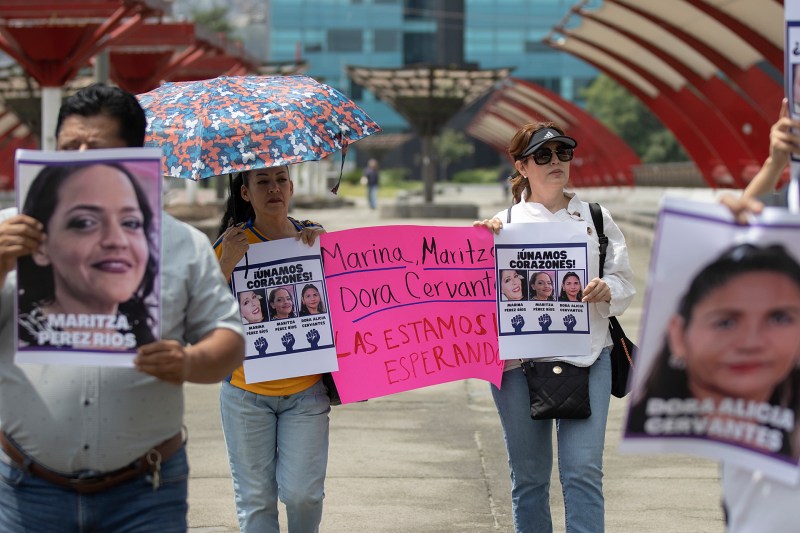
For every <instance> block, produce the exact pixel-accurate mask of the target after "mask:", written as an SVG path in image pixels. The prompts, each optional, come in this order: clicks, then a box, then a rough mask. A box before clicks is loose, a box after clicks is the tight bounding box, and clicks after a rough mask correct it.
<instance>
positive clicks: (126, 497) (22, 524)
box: [0, 448, 189, 533]
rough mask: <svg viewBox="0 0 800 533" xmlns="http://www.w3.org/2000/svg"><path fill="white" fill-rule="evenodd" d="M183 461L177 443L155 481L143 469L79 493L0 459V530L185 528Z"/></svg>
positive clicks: (71, 532)
mask: <svg viewBox="0 0 800 533" xmlns="http://www.w3.org/2000/svg"><path fill="white" fill-rule="evenodd" d="M188 479H189V464H188V463H187V461H186V451H185V449H183V448H181V450H180V451H178V452H177V453H176V454H175V455H173V456H172V457H170V458H169V459H168V460H167V461H165V462H164V464H162V465H161V485H160V487H159V488H158V490H155V491H154V490H153V485H152V478H151V477H150V476H149V475H145V476H140V477H138V478H135V479H132V480H130V481H126V482H125V483H122V484H120V485H117V486H115V487H111V488H110V489H107V490H104V491H102V492H97V493H94V494H79V493H77V492H75V491H74V490H72V489H68V488H65V487H60V486H58V485H53V484H52V483H50V482H49V481H45V480H43V479H41V478H38V477H36V476H33V475H30V474H26V473H25V472H23V471H22V470H21V469H19V468H18V467H17V466H16V464H14V463H11V464H7V463H5V462H2V461H0V531H3V532H4V533H23V532H29V531H47V532H48V533H61V532H64V533H76V532H84V531H91V532H94V533H98V532H103V531H108V532H113V533H117V532H119V533H123V532H131V533H133V532H148V531H159V532H170V533H178V532H181V533H182V532H185V531H186V527H187V526H186V512H187V510H188V506H187V503H186V492H187V483H188Z"/></svg>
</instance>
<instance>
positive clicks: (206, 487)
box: [186, 187, 724, 533]
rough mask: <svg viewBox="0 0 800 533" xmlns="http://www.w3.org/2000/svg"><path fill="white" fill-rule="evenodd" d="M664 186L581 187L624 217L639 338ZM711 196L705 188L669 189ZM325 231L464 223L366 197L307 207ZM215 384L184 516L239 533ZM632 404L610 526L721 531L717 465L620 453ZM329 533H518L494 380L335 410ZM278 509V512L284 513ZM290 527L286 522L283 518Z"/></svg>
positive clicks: (617, 459) (614, 462) (477, 192)
mask: <svg viewBox="0 0 800 533" xmlns="http://www.w3.org/2000/svg"><path fill="white" fill-rule="evenodd" d="M662 193H663V191H656V190H650V189H637V190H630V189H617V190H613V189H607V190H599V189H598V190H587V191H582V192H581V197H582V198H583V199H585V200H592V201H600V202H601V203H603V204H604V205H606V206H608V207H609V208H610V209H611V210H612V214H617V213H618V217H616V218H618V219H619V220H620V221H621V220H623V219H625V220H633V221H635V224H634V225H628V224H625V223H621V224H620V225H621V226H622V230H623V232H624V233H625V234H626V236H627V238H628V241H629V243H628V244H629V250H630V255H631V262H632V265H633V267H634V269H635V274H636V279H635V284H636V286H637V289H638V291H639V294H638V295H637V297H636V299H635V301H634V303H633V305H632V307H631V308H630V309H629V310H628V312H626V314H625V315H624V316H623V317H622V320H621V321H622V323H623V326H625V328H626V331H627V333H628V334H629V336H631V337H633V338H636V333H637V328H638V325H639V320H640V317H641V308H642V301H643V296H644V294H643V293H644V280H645V277H646V275H647V269H648V263H649V256H650V237H651V235H652V230H651V229H649V228H647V227H646V224H644V225H643V224H642V223H641V220H642V214H644V216H645V217H647V216H651V215H652V213H653V212H654V211H655V206H656V205H657V201H658V198H660V196H661V195H662ZM672 193H673V194H681V195H684V196H686V195H690V196H698V195H699V196H704V195H706V196H707V195H709V194H710V193H709V192H707V191H691V190H690V191H678V192H677V193H676V192H675V191H672ZM446 197H447V198H448V201H453V202H456V201H465V202H471V203H473V202H474V203H476V204H478V205H479V206H480V215H481V217H489V216H492V215H493V214H494V213H496V212H497V211H499V210H501V209H503V208H505V207H506V202H505V201H504V200H503V199H502V198H501V194H500V188H499V187H490V188H488V187H483V188H482V187H462V188H461V189H459V190H456V189H454V188H453V189H450V188H448V189H447V190H446ZM298 214H299V215H301V216H303V217H304V218H312V219H314V220H317V221H319V222H321V223H323V224H324V225H325V226H326V228H327V229H328V230H329V231H334V230H340V229H347V228H353V227H359V226H367V225H369V226H374V225H390V224H421V225H467V224H469V223H470V222H471V221H469V220H457V219H428V220H413V219H402V220H400V219H396V220H392V219H382V218H380V217H379V216H378V215H377V214H376V213H375V212H372V211H370V210H369V209H367V208H366V205H365V202H364V201H363V200H359V202H358V204H357V205H356V206H355V207H353V208H343V209H321V210H314V211H311V210H303V211H298ZM218 391H219V388H218V386H204V385H188V386H187V387H186V425H187V427H188V429H189V457H190V464H191V468H192V471H191V478H190V483H189V504H190V510H189V524H190V529H191V531H194V532H229V531H238V527H237V523H236V517H235V508H234V503H233V490H232V486H231V481H230V472H229V469H228V464H227V456H226V452H225V444H224V441H223V437H222V432H221V426H220V421H219V407H218ZM625 403H626V401H625V400H619V399H616V398H612V402H611V412H610V415H609V421H608V431H607V433H606V452H605V460H604V462H605V466H604V472H605V483H604V492H605V497H606V530H607V531H617V532H633V531H635V532H638V533H647V532H654V533H655V532H659V533H664V532H666V533H669V532H685V531H698V532H711V533H714V532H721V531H723V529H724V528H723V523H722V513H721V511H720V507H719V482H718V470H717V466H716V464H715V463H713V462H710V461H707V460H703V459H698V458H693V457H686V456H678V455H666V456H653V455H620V454H618V453H617V451H616V450H617V444H618V441H619V438H620V432H621V424H622V418H623V413H624V407H625ZM557 472H558V470H557V467H556V466H555V465H554V469H553V481H552V485H551V508H552V513H553V523H554V529H555V531H564V514H563V500H562V496H561V490H560V486H559V484H558V475H557ZM325 488H326V491H325V492H326V498H325V511H324V515H323V521H322V528H321V530H322V531H323V532H325V533H345V532H346V533H350V532H355V531H360V532H370V533H373V532H374V533H383V532H385V533H389V532H408V531H415V532H426V533H427V532H430V533H434V532H442V533H445V532H446V533H450V532H513V529H514V528H513V520H512V517H511V499H510V481H509V472H508V466H507V461H506V452H505V446H504V443H503V435H502V430H501V428H500V424H499V420H498V417H497V414H496V411H495V408H494V404H493V402H492V398H491V394H490V392H489V385H488V384H487V383H485V382H483V381H479V380H466V381H459V382H454V383H448V384H444V385H439V386H436V387H430V388H426V389H420V390H416V391H410V392H405V393H402V394H398V395H394V396H389V397H385V398H378V399H373V400H370V401H368V402H365V403H358V404H352V405H345V406H337V407H334V408H333V409H332V413H331V436H330V454H329V464H328V476H327V481H326V486H325ZM281 512H283V510H282V511H281ZM284 528H285V521H284Z"/></svg>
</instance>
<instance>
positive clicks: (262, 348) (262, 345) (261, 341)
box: [255, 337, 269, 357]
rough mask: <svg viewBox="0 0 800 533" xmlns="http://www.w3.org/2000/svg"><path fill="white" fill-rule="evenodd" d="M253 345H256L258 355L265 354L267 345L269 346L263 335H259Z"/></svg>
mask: <svg viewBox="0 0 800 533" xmlns="http://www.w3.org/2000/svg"><path fill="white" fill-rule="evenodd" d="M255 345H256V350H258V355H260V356H262V357H263V356H265V355H267V346H269V343H268V342H267V339H265V338H264V337H259V338H257V339H256V342H255Z"/></svg>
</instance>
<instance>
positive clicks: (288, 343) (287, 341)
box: [281, 333, 294, 352]
mask: <svg viewBox="0 0 800 533" xmlns="http://www.w3.org/2000/svg"><path fill="white" fill-rule="evenodd" d="M281 342H282V343H283V346H284V348H286V351H287V352H291V351H292V350H293V349H294V335H292V334H291V333H286V334H285V335H284V336H283V337H281Z"/></svg>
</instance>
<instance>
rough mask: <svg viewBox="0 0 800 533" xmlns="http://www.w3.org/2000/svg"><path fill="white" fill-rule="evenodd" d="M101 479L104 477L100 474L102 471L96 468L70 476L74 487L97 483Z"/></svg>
mask: <svg viewBox="0 0 800 533" xmlns="http://www.w3.org/2000/svg"><path fill="white" fill-rule="evenodd" d="M101 481H103V478H102V477H101V476H100V473H99V472H96V471H94V470H87V471H85V472H81V473H80V474H78V475H76V476H74V477H71V478H69V484H70V485H71V486H73V487H84V486H90V485H95V484H97V483H100V482H101Z"/></svg>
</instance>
